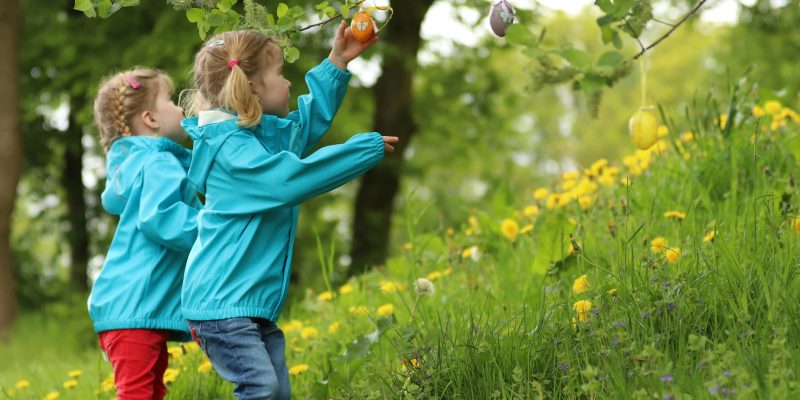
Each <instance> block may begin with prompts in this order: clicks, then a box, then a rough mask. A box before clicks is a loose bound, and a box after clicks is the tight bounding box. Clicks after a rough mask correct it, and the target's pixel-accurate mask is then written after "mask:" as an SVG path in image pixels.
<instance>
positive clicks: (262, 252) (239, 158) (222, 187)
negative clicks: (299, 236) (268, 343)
mask: <svg viewBox="0 0 800 400" xmlns="http://www.w3.org/2000/svg"><path fill="white" fill-rule="evenodd" d="M349 80H350V73H348V72H345V71H341V70H339V69H338V68H337V67H336V66H334V65H333V64H331V63H330V62H329V61H328V60H325V61H323V63H322V64H320V65H319V66H317V67H315V68H313V69H311V71H309V72H308V74H307V75H306V82H307V83H308V87H309V89H310V93H309V94H306V95H303V96H300V98H299V99H298V103H299V109H298V110H297V111H293V112H291V113H289V115H287V116H286V117H285V118H280V117H276V116H274V115H264V116H263V117H262V118H261V122H260V123H259V124H258V125H257V126H255V127H252V128H243V127H239V126H238V125H237V121H238V120H237V118H236V116H235V115H233V114H230V113H227V112H223V111H207V112H203V113H201V114H200V116H199V118H197V117H195V118H188V119H185V120H183V127H184V129H185V130H186V131H187V132H188V133H189V135H190V136H191V137H192V139H194V151H193V158H192V166H191V168H190V169H189V180H190V181H191V182H192V184H193V185H194V186H195V187H196V188H197V190H198V191H200V192H201V193H203V194H204V195H205V198H206V202H205V206H204V208H203V211H201V212H200V216H199V218H198V227H199V230H198V236H197V241H196V242H195V243H194V247H192V251H191V253H190V254H189V260H188V262H187V265H186V274H185V275H184V281H183V292H182V296H181V301H182V306H183V315H184V317H186V319H190V320H215V319H225V318H235V317H252V318H265V319H268V320H271V321H276V320H277V319H278V316H279V315H280V312H281V309H282V308H283V302H284V300H285V298H286V290H287V286H288V284H289V276H290V273H291V263H292V249H293V247H294V239H295V233H296V230H297V216H298V211H299V205H300V203H301V202H302V201H304V200H306V199H308V198H311V197H314V196H317V195H319V194H322V193H325V192H328V191H330V190H333V189H335V188H337V187H339V186H341V185H343V184H345V183H346V182H348V181H350V180H352V179H354V178H356V177H358V176H360V175H362V174H363V173H364V172H366V171H368V170H369V169H370V168H372V167H373V166H374V165H376V164H377V163H378V162H379V161H380V160H382V159H383V151H384V150H383V139H382V138H381V135H380V134H378V133H367V134H359V135H355V136H353V137H352V138H350V140H348V141H347V142H345V143H343V144H339V145H333V146H326V147H323V148H321V149H319V150H318V151H316V152H314V153H313V154H311V155H309V156H305V155H306V154H308V153H309V152H310V151H311V150H312V149H313V148H314V147H315V145H316V144H317V142H318V141H319V140H320V138H321V137H322V135H323V134H324V133H325V132H326V131H327V130H328V128H329V127H330V124H331V121H332V120H333V117H334V115H335V114H336V111H337V110H338V108H339V105H340V104H341V102H342V99H343V98H344V94H345V92H346V90H347V84H348V82H349Z"/></svg>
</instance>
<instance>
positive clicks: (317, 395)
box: [311, 380, 329, 400]
mask: <svg viewBox="0 0 800 400" xmlns="http://www.w3.org/2000/svg"><path fill="white" fill-rule="evenodd" d="M328 387H329V385H328V381H327V380H324V381H320V382H314V384H313V385H311V399H312V400H328Z"/></svg>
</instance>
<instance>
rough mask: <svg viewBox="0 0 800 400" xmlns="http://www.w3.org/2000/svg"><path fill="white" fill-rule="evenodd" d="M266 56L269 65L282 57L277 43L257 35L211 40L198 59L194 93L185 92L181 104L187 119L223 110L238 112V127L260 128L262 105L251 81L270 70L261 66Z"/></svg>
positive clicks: (249, 33)
mask: <svg viewBox="0 0 800 400" xmlns="http://www.w3.org/2000/svg"><path fill="white" fill-rule="evenodd" d="M263 52H267V53H266V55H267V57H266V59H267V62H268V63H269V64H273V63H275V62H277V61H278V60H280V58H282V57H283V52H282V51H281V48H280V46H279V45H278V42H277V41H276V40H275V39H274V38H272V37H269V36H266V35H264V34H262V33H259V32H257V31H252V30H241V31H230V32H224V33H221V34H219V35H216V36H214V37H212V38H211V39H209V40H208V41H207V42H206V43H205V44H204V45H203V47H202V48H201V49H200V51H198V52H197V56H195V60H194V87H195V90H192V91H188V92H186V94H188V96H187V97H185V98H183V99H182V100H181V103H182V105H183V106H184V109H185V110H187V115H194V116H197V115H198V114H199V113H200V111H204V110H208V109H212V108H222V109H226V110H230V111H235V112H236V114H237V116H238V117H239V121H238V122H237V124H238V125H239V126H255V125H258V123H259V121H261V115H262V108H261V101H260V100H259V98H258V96H257V95H255V94H253V91H252V89H251V87H250V83H249V81H250V80H254V79H256V78H257V76H258V74H259V73H260V72H262V71H263V70H264V68H267V67H269V65H262V64H263V60H264V57H263ZM233 60H235V62H233Z"/></svg>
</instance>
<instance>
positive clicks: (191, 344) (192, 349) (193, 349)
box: [183, 342, 200, 353]
mask: <svg viewBox="0 0 800 400" xmlns="http://www.w3.org/2000/svg"><path fill="white" fill-rule="evenodd" d="M183 347H184V348H186V351H188V352H190V353H191V352H197V351H198V350H200V346H199V345H198V344H197V343H196V342H189V343H186V344H184V345H183Z"/></svg>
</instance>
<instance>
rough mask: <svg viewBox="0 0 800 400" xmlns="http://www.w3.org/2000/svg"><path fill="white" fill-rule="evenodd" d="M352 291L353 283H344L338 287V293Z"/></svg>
mask: <svg viewBox="0 0 800 400" xmlns="http://www.w3.org/2000/svg"><path fill="white" fill-rule="evenodd" d="M351 292H353V285H351V284H349V283H345V284H344V285H342V286H341V287H340V288H339V294H348V293H351Z"/></svg>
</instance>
